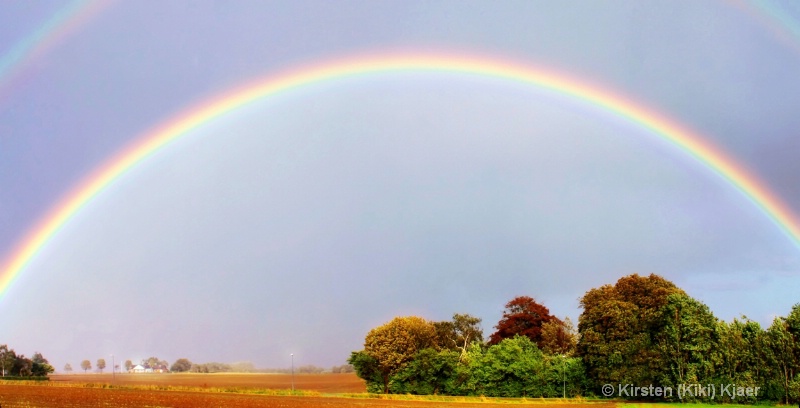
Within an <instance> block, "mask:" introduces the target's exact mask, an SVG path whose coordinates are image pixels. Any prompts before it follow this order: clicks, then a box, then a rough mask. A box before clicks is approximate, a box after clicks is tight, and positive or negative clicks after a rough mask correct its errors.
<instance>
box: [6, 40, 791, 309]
mask: <svg viewBox="0 0 800 408" xmlns="http://www.w3.org/2000/svg"><path fill="white" fill-rule="evenodd" d="M400 72H438V73H445V74H448V73H450V74H454V73H461V74H469V75H477V76H483V77H489V78H497V79H503V80H507V81H510V82H512V83H517V84H520V85H522V86H530V87H536V88H539V89H544V90H547V91H550V92H552V93H554V94H558V95H562V96H567V97H570V98H574V99H576V100H578V101H582V102H583V103H585V104H588V105H590V106H594V107H595V108H597V109H599V110H601V111H603V112H606V113H608V114H611V115H614V116H617V117H619V118H622V119H624V120H626V121H628V122H630V123H632V124H634V125H636V126H638V127H639V128H641V129H643V130H645V131H646V132H645V133H647V134H649V135H654V136H655V137H658V138H661V139H663V140H664V141H666V142H668V143H669V144H671V145H672V146H674V147H675V148H676V149H677V150H678V151H680V152H682V153H683V154H686V155H688V156H691V157H693V158H694V159H696V160H697V161H699V162H700V163H702V164H703V165H705V166H706V167H707V168H708V169H709V170H711V171H713V172H714V173H716V174H717V175H718V176H720V177H722V178H723V179H725V180H726V181H727V182H728V183H729V184H730V185H731V186H733V187H734V188H736V189H737V190H738V191H739V192H740V193H741V194H742V195H743V196H744V197H745V198H747V199H748V200H750V202H752V203H753V204H754V205H755V207H757V208H758V209H759V210H760V211H761V212H762V213H763V214H764V215H765V216H766V217H767V218H768V219H769V220H770V221H771V222H772V223H774V224H775V225H776V226H777V227H778V228H779V229H780V230H781V231H782V232H783V233H784V234H785V235H786V236H787V237H788V238H789V239H790V240H791V241H792V242H793V244H794V245H795V246H797V247H798V249H800V227H799V226H798V225H799V224H798V222H797V218H796V217H795V216H794V215H793V214H792V212H791V210H790V209H789V207H788V206H787V205H786V204H785V203H783V202H782V201H781V199H780V198H779V197H778V196H777V195H776V194H774V193H773V192H771V191H770V189H769V188H768V187H767V186H766V184H764V183H763V182H761V181H760V180H758V178H757V177H755V176H754V175H753V174H752V173H750V172H749V171H747V169H746V168H745V166H743V165H741V164H740V163H738V162H737V161H735V160H734V159H733V158H732V157H730V156H728V155H726V154H725V153H724V152H723V151H721V150H720V149H718V148H716V147H715V146H713V145H712V144H711V143H709V142H708V141H707V140H706V138H704V137H702V136H701V135H700V134H698V133H696V132H694V131H692V130H691V129H689V128H688V127H685V126H683V125H681V124H680V123H678V122H677V121H675V120H673V119H670V118H668V117H667V116H665V115H661V114H659V113H657V112H655V111H653V110H651V109H649V108H647V107H646V106H645V105H643V104H641V103H638V102H636V101H633V100H631V99H628V98H625V97H623V96H622V95H619V94H617V93H614V92H611V91H609V90H606V89H602V88H600V87H598V86H595V85H591V84H588V83H585V82H582V81H580V80H578V79H576V78H572V77H570V76H568V75H564V74H562V73H558V72H554V71H549V70H546V69H541V68H536V67H531V66H527V65H524V64H519V63H515V62H510V61H505V60H502V59H496V58H487V57H482V56H471V55H445V54H435V55H424V54H391V55H375V54H372V55H366V56H355V57H350V58H343V59H338V60H333V61H326V62H322V63H319V64H315V65H309V66H305V67H301V68H298V69H293V70H289V71H286V72H284V73H281V74H274V75H269V76H267V77H265V78H263V79H260V80H257V81H255V82H252V83H250V84H247V85H246V86H244V87H241V88H237V89H234V90H232V91H229V92H226V93H223V94H221V95H219V96H217V97H214V98H211V99H210V100H207V101H204V102H201V103H200V104H197V105H195V106H193V107H190V108H189V109H187V110H185V111H184V112H183V113H181V114H178V115H177V116H174V117H173V118H171V119H169V120H167V121H166V122H164V123H162V124H161V125H159V126H157V127H156V128H154V129H152V130H151V131H148V132H146V133H145V134H143V135H142V136H140V137H138V138H136V139H135V140H134V142H133V143H132V144H130V145H129V146H128V147H126V148H125V149H123V150H121V151H120V153H118V154H117V155H116V156H114V157H112V158H111V159H110V160H108V161H107V162H106V163H105V164H103V165H102V166H100V167H98V168H97V170H95V171H94V172H93V173H91V174H90V175H89V176H88V177H87V178H86V179H85V180H84V181H83V182H82V183H80V184H79V185H78V186H77V187H76V188H75V189H73V190H72V191H71V192H70V193H69V194H67V195H66V196H65V197H64V198H63V199H62V200H61V201H60V202H59V203H57V204H56V206H55V207H53V209H52V210H51V211H50V212H49V213H47V214H46V215H45V216H44V217H43V218H42V219H41V220H40V221H39V222H38V223H37V224H36V225H35V226H34V227H33V228H31V229H30V231H29V233H28V234H27V235H26V236H25V237H24V238H23V239H22V240H21V241H20V244H19V245H18V246H17V247H16V248H14V249H13V250H12V251H11V252H10V255H9V257H8V258H7V259H6V260H5V262H4V263H3V264H2V269H0V296H2V295H3V294H4V293H5V292H6V290H7V289H8V287H9V286H10V285H11V283H12V282H13V281H14V279H15V278H16V277H17V276H18V275H19V274H20V273H21V272H22V271H24V270H25V268H26V266H27V265H28V264H29V263H30V262H31V260H32V259H34V258H35V257H36V255H37V254H38V253H39V252H40V251H41V249H42V248H43V247H44V246H45V245H47V243H48V241H50V239H51V238H52V237H53V236H54V235H56V234H57V233H58V232H59V230H60V229H61V228H62V227H63V226H64V225H65V224H67V223H68V222H69V221H70V219H71V218H72V217H73V216H74V215H75V214H77V213H78V212H79V211H80V210H81V209H82V208H83V207H84V206H85V205H86V204H87V203H88V202H89V201H91V200H92V199H93V198H94V197H95V196H97V195H98V194H100V193H102V192H103V190H104V189H105V188H106V187H107V186H109V185H110V184H112V183H113V182H114V181H115V180H117V179H118V178H120V177H122V176H123V175H124V174H125V173H126V172H127V171H128V170H129V169H131V168H133V167H135V166H137V165H140V164H142V163H143V162H145V161H146V160H147V159H148V157H150V156H151V155H153V154H154V153H155V152H157V151H159V150H160V149H163V148H164V147H166V146H168V145H169V144H170V143H172V142H175V141H176V140H179V139H181V138H184V137H187V136H189V135H190V134H191V133H192V131H193V130H196V129H198V128H201V127H203V126H204V125H206V124H208V123H210V122H212V121H214V120H216V119H219V118H221V117H224V116H225V115H226V114H228V113H231V112H233V111H235V110H237V109H240V108H243V107H245V106H247V105H248V104H251V103H254V102H256V101H259V100H262V99H264V98H269V97H275V96H278V95H280V94H284V93H287V92H291V91H296V90H298V89H300V88H308V87H313V86H314V85H316V84H319V83H323V82H328V81H334V80H343V79H352V78H359V77H364V76H372V75H383V74H392V73H400Z"/></svg>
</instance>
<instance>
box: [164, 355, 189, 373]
mask: <svg viewBox="0 0 800 408" xmlns="http://www.w3.org/2000/svg"><path fill="white" fill-rule="evenodd" d="M191 368H192V362H191V361H189V360H188V359H185V358H179V359H177V360H176V361H175V362H174V363H172V367H170V368H169V370H170V371H174V372H176V373H184V372H187V371H189V370H190V369H191Z"/></svg>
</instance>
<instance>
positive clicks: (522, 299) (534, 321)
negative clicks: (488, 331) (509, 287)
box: [489, 296, 558, 346]
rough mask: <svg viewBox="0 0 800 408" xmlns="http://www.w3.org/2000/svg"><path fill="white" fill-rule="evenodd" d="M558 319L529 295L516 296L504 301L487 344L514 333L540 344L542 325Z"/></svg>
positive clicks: (506, 337) (497, 342)
mask: <svg viewBox="0 0 800 408" xmlns="http://www.w3.org/2000/svg"><path fill="white" fill-rule="evenodd" d="M552 320H556V321H558V319H557V318H556V317H554V316H552V315H550V310H549V309H547V308H546V307H544V306H543V305H541V304H539V303H537V302H536V301H535V300H534V299H533V298H531V297H529V296H518V297H515V298H514V299H511V301H509V302H508V303H506V310H505V311H504V312H503V317H502V318H501V319H500V321H499V322H498V323H497V326H495V328H496V329H497V331H496V332H494V333H493V334H492V335H491V336H490V337H489V344H490V345H494V344H499V343H500V342H501V341H502V340H503V339H510V338H513V337H514V336H516V335H520V336H525V337H527V338H529V339H530V340H531V341H533V342H534V343H536V344H537V345H539V346H541V344H540V343H541V341H542V325H544V324H545V323H548V322H550V321H552Z"/></svg>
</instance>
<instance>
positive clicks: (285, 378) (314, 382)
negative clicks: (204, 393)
mask: <svg viewBox="0 0 800 408" xmlns="http://www.w3.org/2000/svg"><path fill="white" fill-rule="evenodd" d="M50 381H51V382H57V383H61V382H67V383H96V384H112V383H113V384H116V385H155V386H173V387H201V388H234V387H235V388H261V389H278V390H288V389H291V388H292V376H291V375H290V374H259V373H254V374H242V373H214V374H198V373H173V374H127V373H125V374H120V373H117V374H116V376H112V375H111V374H54V375H51V376H50ZM294 388H295V389H297V390H305V391H318V392H321V393H361V392H367V387H366V385H365V383H364V380H362V379H360V378H358V377H357V376H356V375H355V374H353V373H348V374H295V376H294Z"/></svg>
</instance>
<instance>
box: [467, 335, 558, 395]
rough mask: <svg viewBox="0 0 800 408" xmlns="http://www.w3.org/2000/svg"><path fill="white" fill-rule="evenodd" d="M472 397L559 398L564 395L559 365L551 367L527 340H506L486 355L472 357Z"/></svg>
mask: <svg viewBox="0 0 800 408" xmlns="http://www.w3.org/2000/svg"><path fill="white" fill-rule="evenodd" d="M469 360H470V367H469V369H470V374H471V375H470V378H469V385H468V389H469V390H470V393H472V394H477V395H486V396H491V397H556V396H559V395H561V392H560V391H561V387H559V385H561V381H559V380H560V378H561V376H559V375H558V373H560V372H561V371H560V370H561V368H560V367H561V366H560V365H552V364H549V361H548V360H547V359H545V356H544V354H542V352H541V350H539V348H538V347H536V344H535V343H534V342H533V341H531V340H530V339H529V338H528V337H526V336H521V335H517V336H514V337H513V338H510V339H503V340H501V341H500V343H498V344H496V345H493V346H490V347H489V348H488V349H486V351H482V350H481V349H479V348H477V349H472V353H471V354H470V359H469Z"/></svg>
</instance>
